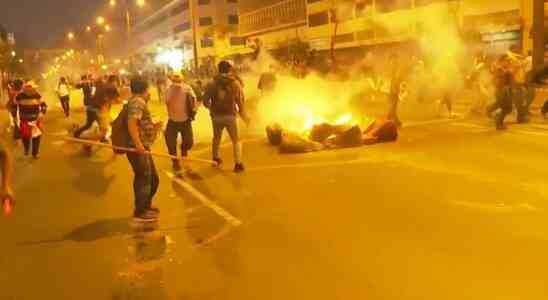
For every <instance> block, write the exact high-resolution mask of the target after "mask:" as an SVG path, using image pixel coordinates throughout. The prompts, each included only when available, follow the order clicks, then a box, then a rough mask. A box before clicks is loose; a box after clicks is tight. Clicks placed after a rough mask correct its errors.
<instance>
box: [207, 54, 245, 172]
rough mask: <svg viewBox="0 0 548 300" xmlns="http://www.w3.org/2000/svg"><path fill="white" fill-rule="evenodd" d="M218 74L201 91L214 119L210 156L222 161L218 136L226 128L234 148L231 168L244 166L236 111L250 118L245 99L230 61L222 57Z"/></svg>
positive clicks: (240, 169) (239, 168)
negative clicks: (247, 113) (232, 166)
mask: <svg viewBox="0 0 548 300" xmlns="http://www.w3.org/2000/svg"><path fill="white" fill-rule="evenodd" d="M218 68H219V74H218V75H217V76H216V77H215V78H214V79H213V81H212V82H210V83H209V84H208V86H207V88H206V91H205V94H204V98H203V101H204V106H205V107H207V108H208V109H209V111H210V115H211V120H212V122H213V145H212V154H213V160H214V161H215V162H217V164H218V165H221V164H222V162H223V161H222V160H221V158H220V154H219V148H220V145H221V137H222V135H223V130H224V129H225V128H226V130H227V131H228V134H229V136H230V139H231V141H232V145H233V150H234V162H235V166H234V172H236V173H241V172H243V171H244V170H245V168H244V165H243V163H242V144H241V142H240V131H239V129H238V115H240V117H241V118H242V119H243V120H244V121H245V122H246V123H249V119H248V117H247V115H246V111H245V99H244V93H243V89H242V85H241V83H240V80H239V79H238V78H237V77H236V76H234V75H233V74H231V73H232V65H231V64H230V63H229V62H227V61H221V62H220V63H219V65H218Z"/></svg>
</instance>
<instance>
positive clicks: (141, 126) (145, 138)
mask: <svg viewBox="0 0 548 300" xmlns="http://www.w3.org/2000/svg"><path fill="white" fill-rule="evenodd" d="M130 85H131V93H132V97H131V99H130V100H129V102H128V104H127V111H128V131H129V135H130V136H131V144H132V146H133V147H134V148H135V149H136V151H137V152H127V158H128V160H129V163H130V164H131V167H132V169H133V172H134V174H135V177H134V180H133V192H134V196H135V210H134V213H133V216H134V220H135V221H137V222H155V221H156V220H157V219H158V213H159V210H158V209H157V208H154V207H152V200H153V198H154V196H155V195H156V192H157V191H158V186H159V184H160V179H159V177H158V172H157V170H156V166H155V165H154V160H153V159H152V156H151V155H150V154H148V153H147V152H148V151H149V150H150V148H151V147H152V144H153V143H154V140H155V139H156V136H157V133H158V131H159V130H160V129H161V127H162V124H161V123H153V122H152V118H151V114H150V110H149V108H148V102H149V100H150V94H149V84H148V82H147V81H146V80H145V79H144V78H142V77H135V78H133V79H132V80H131V83H130Z"/></svg>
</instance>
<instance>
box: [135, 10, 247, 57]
mask: <svg viewBox="0 0 548 300" xmlns="http://www.w3.org/2000/svg"><path fill="white" fill-rule="evenodd" d="M191 1H192V2H191ZM238 23H239V15H238V0H174V1H171V2H169V3H168V4H166V5H165V6H163V7H162V8H160V9H159V10H157V11H156V12H154V13H153V14H152V15H150V16H149V17H147V18H146V19H144V20H143V21H142V22H140V23H139V24H137V25H136V26H134V28H133V34H134V42H135V44H134V45H133V47H132V48H133V49H134V53H133V55H135V56H138V57H139V56H140V57H141V58H143V57H144V58H148V59H149V60H150V59H151V58H152V57H153V56H154V55H155V54H156V53H157V52H158V51H159V50H160V49H166V48H179V49H182V50H183V55H184V59H185V61H187V62H190V61H192V60H193V59H194V48H193V47H194V42H193V34H194V33H193V25H194V26H196V27H195V34H196V46H197V49H196V50H197V54H198V60H199V61H200V62H203V61H205V60H208V59H209V58H210V57H224V56H228V55H231V54H234V53H237V52H238V51H240V50H241V49H242V47H243V46H244V45H245V40H243V39H241V38H239V37H238Z"/></svg>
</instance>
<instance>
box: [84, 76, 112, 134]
mask: <svg viewBox="0 0 548 300" xmlns="http://www.w3.org/2000/svg"><path fill="white" fill-rule="evenodd" d="M119 82H120V81H119V79H118V77H117V76H116V75H111V76H109V78H108V79H107V82H106V83H101V84H98V85H97V90H96V91H95V95H94V96H93V97H92V99H91V101H89V102H88V105H87V118H86V124H84V126H82V127H81V128H79V129H78V130H76V131H75V132H74V137H76V138H79V137H80V136H81V135H82V134H83V133H84V132H85V131H87V130H89V129H90V128H91V127H92V126H93V123H95V122H97V125H99V131H100V132H99V139H100V141H101V142H104V143H106V142H108V140H107V134H108V130H109V124H110V108H111V106H112V103H113V102H115V101H117V99H118V98H119V97H120V93H119V92H118V85H119Z"/></svg>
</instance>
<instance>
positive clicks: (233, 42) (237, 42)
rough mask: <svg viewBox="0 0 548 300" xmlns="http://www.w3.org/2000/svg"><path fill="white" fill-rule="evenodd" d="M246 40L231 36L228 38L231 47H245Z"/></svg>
mask: <svg viewBox="0 0 548 300" xmlns="http://www.w3.org/2000/svg"><path fill="white" fill-rule="evenodd" d="M245 41H246V38H244V37H238V36H233V37H231V38H230V45H231V46H245Z"/></svg>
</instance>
